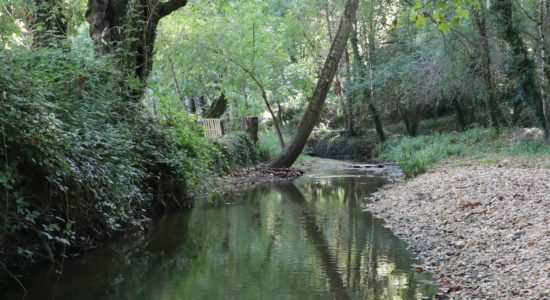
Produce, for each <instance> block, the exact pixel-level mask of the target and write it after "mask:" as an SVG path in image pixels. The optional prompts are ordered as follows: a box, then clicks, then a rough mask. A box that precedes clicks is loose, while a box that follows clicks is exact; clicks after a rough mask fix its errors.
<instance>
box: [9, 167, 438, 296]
mask: <svg viewBox="0 0 550 300" xmlns="http://www.w3.org/2000/svg"><path fill="white" fill-rule="evenodd" d="M385 182H386V179H385V178H384V177H382V176H380V175H375V174H371V173H366V172H352V171H339V172H330V173H324V174H317V175H316V174H310V175H307V176H304V177H302V178H299V179H296V180H294V181H293V182H281V183H276V184H270V185H263V186H258V187H256V188H252V189H249V190H246V191H243V192H242V193H241V194H236V195H230V196H223V197H220V198H216V199H210V200H203V201H200V203H199V204H198V205H197V206H196V207H195V208H193V209H191V210H188V211H183V212H173V213H166V214H162V215H160V216H157V217H155V218H154V219H153V220H152V222H151V224H149V226H148V229H147V231H146V232H145V233H131V234H130V233H129V234H125V235H122V236H120V237H118V238H116V239H115V240H113V241H111V242H109V243H108V244H106V245H103V246H102V247H101V248H99V249H97V250H94V251H89V252H86V253H84V254H82V255H81V256H79V257H76V258H72V259H69V260H65V261H64V262H63V263H62V264H56V265H53V266H37V267H36V268H35V269H34V270H33V271H32V274H31V277H30V278H29V279H28V280H26V281H25V282H24V284H25V286H26V288H27V289H28V291H29V292H28V294H27V295H25V296H21V295H13V294H12V295H10V296H9V298H5V299H71V300H74V299H76V300H83V299H300V300H302V299H424V298H430V297H432V296H433V295H434V294H435V293H436V292H437V286H436V285H434V284H433V283H432V281H431V280H430V277H429V274H425V273H417V272H415V271H414V270H413V268H412V266H413V265H414V264H415V261H414V259H413V258H412V257H411V255H410V254H409V253H408V252H407V250H406V244H405V243H404V242H403V241H401V240H399V239H398V238H397V237H396V236H394V235H393V234H392V232H391V231H390V230H389V229H387V228H385V227H384V226H383V222H382V221H381V220H378V219H375V218H373V217H372V215H371V214H369V213H367V212H363V211H362V210H361V204H362V203H363V202H364V201H366V197H367V196H368V195H369V194H370V193H372V192H374V191H376V190H377V189H378V188H379V187H380V186H382V185H383V184H384V183H385ZM0 294H1V293H0ZM2 299H4V298H3V297H2Z"/></svg>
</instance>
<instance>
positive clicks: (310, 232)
mask: <svg viewBox="0 0 550 300" xmlns="http://www.w3.org/2000/svg"><path fill="white" fill-rule="evenodd" d="M277 190H278V191H279V192H280V193H281V194H282V195H283V197H285V198H286V199H289V200H291V201H292V202H294V203H296V204H298V205H299V206H300V207H301V208H300V209H299V210H298V212H299V213H300V215H301V216H300V219H302V220H303V222H302V224H303V227H304V230H305V231H306V233H307V236H308V237H309V239H310V240H311V242H312V243H313V245H314V246H315V249H316V250H317V255H318V256H319V258H320V259H321V264H322V267H323V269H324V271H325V273H326V275H327V277H328V282H329V285H330V289H331V292H332V294H333V295H334V297H335V298H336V299H349V296H348V294H347V292H346V288H345V287H344V284H343V282H342V278H341V276H340V273H339V272H338V266H337V265H336V263H335V260H334V259H333V258H332V257H331V253H330V250H329V249H328V247H327V245H326V244H325V239H324V236H323V232H322V231H321V230H320V228H319V227H317V225H316V224H315V217H314V216H313V215H312V214H311V213H310V212H309V208H308V205H307V201H306V199H305V198H304V196H303V195H302V193H301V192H300V190H298V189H297V188H296V186H294V184H293V183H289V184H281V185H279V186H277Z"/></svg>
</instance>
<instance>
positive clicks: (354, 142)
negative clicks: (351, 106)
mask: <svg viewBox="0 0 550 300" xmlns="http://www.w3.org/2000/svg"><path fill="white" fill-rule="evenodd" d="M373 144H374V142H373V141H369V140H368V138H367V137H366V136H349V135H348V134H346V133H344V132H341V131H336V130H332V131H318V132H314V133H313V136H312V137H311V138H310V140H309V141H308V153H309V154H310V155H313V156H320V157H328V158H337V159H354V160H365V159H367V158H369V157H370V156H371V153H370V152H371V149H372V147H373Z"/></svg>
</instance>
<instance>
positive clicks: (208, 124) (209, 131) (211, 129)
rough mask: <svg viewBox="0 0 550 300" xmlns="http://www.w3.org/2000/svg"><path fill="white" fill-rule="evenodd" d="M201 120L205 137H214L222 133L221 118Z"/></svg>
mask: <svg viewBox="0 0 550 300" xmlns="http://www.w3.org/2000/svg"><path fill="white" fill-rule="evenodd" d="M202 121H203V123H202V127H203V128H204V136H205V137H210V138H214V137H220V136H222V135H223V134H224V130H223V126H222V122H221V119H203V120H202Z"/></svg>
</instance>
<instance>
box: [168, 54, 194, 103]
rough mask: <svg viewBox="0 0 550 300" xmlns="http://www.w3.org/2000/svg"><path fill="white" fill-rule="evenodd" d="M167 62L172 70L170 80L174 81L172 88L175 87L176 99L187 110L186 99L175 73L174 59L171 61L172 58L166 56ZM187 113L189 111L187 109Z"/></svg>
mask: <svg viewBox="0 0 550 300" xmlns="http://www.w3.org/2000/svg"><path fill="white" fill-rule="evenodd" d="M168 64H170V70H171V71H172V80H173V81H174V88H175V89H176V94H177V95H176V96H177V97H178V100H180V103H181V105H182V106H183V107H185V110H186V111H187V106H186V104H187V103H186V101H185V98H184V96H183V93H182V92H181V89H180V83H179V81H178V77H177V75H176V68H175V67H174V61H172V58H171V57H170V56H168ZM187 113H189V112H188V111H187Z"/></svg>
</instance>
